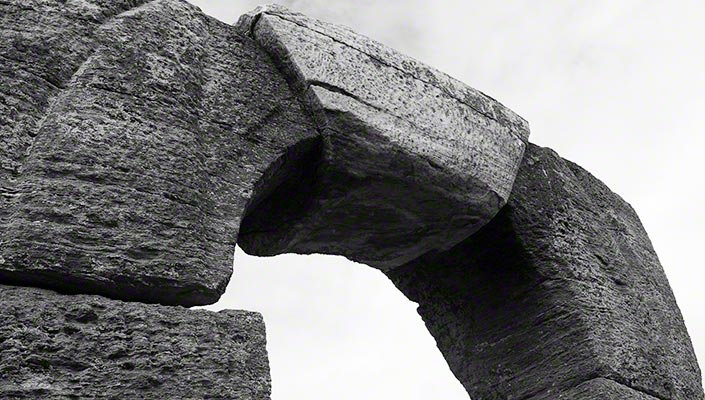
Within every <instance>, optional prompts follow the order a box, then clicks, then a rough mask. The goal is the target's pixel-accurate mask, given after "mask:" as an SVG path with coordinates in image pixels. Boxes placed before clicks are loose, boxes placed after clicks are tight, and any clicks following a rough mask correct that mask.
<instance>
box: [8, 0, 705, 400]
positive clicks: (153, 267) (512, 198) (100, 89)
mask: <svg viewBox="0 0 705 400" xmlns="http://www.w3.org/2000/svg"><path fill="white" fill-rule="evenodd" d="M0 23H2V27H3V28H2V30H0V38H2V40H1V41H0V82H1V83H2V86H1V87H0V94H1V96H2V97H0V138H1V139H0V140H2V148H1V149H0V285H2V286H0V315H2V316H3V321H6V322H5V324H4V326H3V327H2V328H1V329H0V353H1V354H2V359H1V360H2V361H0V371H2V375H0V385H1V386H2V389H0V397H1V396H4V397H13V396H15V397H35V398H45V397H71V396H78V397H86V396H87V397H91V396H93V395H97V394H101V395H105V396H107V397H111V396H112V397H145V398H158V397H162V398H164V397H167V398H168V397H223V398H241V399H264V398H268V396H269V377H268V368H267V362H266V350H265V348H264V336H263V335H264V333H263V331H264V329H263V324H262V320H261V317H259V315H258V314H256V313H252V312H246V311H237V312H235V311H228V312H222V313H217V314H215V313H208V312H204V311H189V310H186V309H183V308H181V307H173V306H174V305H181V306H192V305H198V304H209V303H213V302H215V301H217V299H218V298H219V296H220V295H221V294H222V293H223V291H224V289H225V287H226V285H227V282H228V280H229V278H230V275H231V265H232V256H233V252H234V247H235V243H236V242H237V243H239V244H240V245H241V246H242V247H243V248H244V249H245V250H246V251H248V252H250V253H253V254H258V255H273V254H279V253H284V252H299V253H328V254H341V255H345V256H346V257H348V258H350V259H352V260H355V261H359V262H363V263H366V264H368V265H370V266H372V267H375V268H379V269H381V270H382V271H384V272H385V274H387V276H389V277H390V279H391V280H392V281H393V282H394V284H395V285H396V286H397V287H398V288H399V289H400V290H401V291H402V292H403V293H405V294H406V295H407V296H408V297H409V298H410V299H411V300H413V301H416V302H418V303H419V313H420V314H421V316H422V317H423V318H424V321H425V322H426V325H427V326H428V328H429V331H430V332H431V333H432V334H433V336H434V337H435V338H436V341H437V343H438V346H439V349H440V350H441V352H442V353H443V354H444V356H445V357H446V359H447V361H448V363H449V365H450V367H451V370H452V371H453V373H454V374H455V375H456V377H457V378H458V379H459V381H460V382H461V383H462V384H463V385H464V386H465V388H466V389H467V391H468V393H469V394H470V395H471V396H472V398H473V399H475V400H481V399H555V398H565V399H597V398H623V399H653V398H656V399H662V400H664V399H668V400H680V399H684V400H685V399H688V400H692V399H696V400H697V399H703V391H702V383H701V381H700V371H699V369H698V366H697V363H696V361H695V357H694V355H693V351H692V347H691V344H690V340H689V338H688V334H687V332H686V330H685V327H684V325H683V321H682V318H681V316H680V312H679V310H678V307H677V305H676V303H675V300H674V298H673V294H672V293H671V289H670V287H669V286H668V282H667V280H666V277H665V275H664V273H663V270H662V268H661V266H660V264H659V262H658V259H657V257H656V255H655V253H654V251H653V249H652V247H651V244H650V242H649V239H648V237H647V236H646V233H645V232H644V230H643V228H642V226H641V224H640V222H639V220H638V218H637V216H636V214H635V213H634V211H633V210H632V209H631V208H630V207H629V205H628V204H627V203H626V202H624V201H623V200H622V199H621V198H619V197H618V196H617V195H615V194H613V193H612V192H611V191H610V190H609V189H607V188H606V187H605V186H604V185H603V184H602V183H601V182H599V181H598V180H597V179H595V178H594V177H592V176H591V175H590V174H589V173H587V172H585V171H584V170H582V169H581V168H580V167H578V166H576V165H574V164H572V163H570V162H568V161H565V160H563V159H561V158H560V157H558V156H557V155H556V154H555V153H553V152H551V151H550V150H547V149H541V148H538V147H536V146H534V145H531V144H528V142H527V140H528V134H529V129H528V124H527V123H526V121H524V120H523V119H522V118H521V117H519V116H517V115H516V114H514V113H513V112H512V111H511V110H509V109H507V108H505V107H504V106H502V105H501V104H500V103H499V102H497V101H495V100H494V99H491V98H490V97H488V96H486V95H484V94H482V93H480V92H478V91H476V90H474V89H472V88H470V87H468V86H466V85H465V84H463V83H461V82H458V81H456V80H454V79H452V78H451V77H448V76H447V75H445V74H443V73H441V72H438V71H436V70H434V69H432V68H430V67H428V66H425V65H423V64H421V63H419V62H418V61H415V60H413V59H411V58H408V57H406V56H403V55H401V54H399V53H397V52H395V51H393V50H391V49H389V48H387V47H384V46H383V45H381V44H379V43H376V42H374V41H372V40H370V39H368V38H365V37H363V36H360V35H358V34H355V33H354V32H351V31H350V30H348V29H347V28H343V27H340V26H337V25H332V24H327V23H324V22H321V21H316V20H313V19H311V18H308V17H306V16H303V15H300V14H296V13H293V12H290V11H288V10H285V9H283V8H281V7H277V6H268V7H264V8H259V9H257V10H255V11H254V12H252V13H250V14H247V15H245V16H243V17H242V18H241V20H240V21H239V22H238V24H236V25H235V26H230V25H227V24H224V23H222V22H219V21H216V20H215V19H213V18H210V17H208V16H206V15H204V14H203V13H201V12H200V10H198V9H197V8H196V7H193V6H191V5H190V4H188V3H186V2H184V1H181V0H153V1H127V0H125V1H117V2H107V1H103V0H86V1H80V2H79V1H67V2H56V1H53V0H10V1H5V2H0ZM525 153H526V154H525ZM8 285H14V286H8ZM39 288H46V289H51V291H50V290H44V289H39ZM56 292H61V293H63V294H58V293H56ZM121 300H126V301H132V302H133V303H125V302H122V301H121ZM136 302H139V303H136ZM147 303H161V304H163V305H156V304H147Z"/></svg>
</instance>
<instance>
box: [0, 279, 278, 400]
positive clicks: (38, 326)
mask: <svg viewBox="0 0 705 400" xmlns="http://www.w3.org/2000/svg"><path fill="white" fill-rule="evenodd" d="M0 299H2V302H1V303H0V318H1V320H2V322H3V323H2V325H1V326H0V338H2V340H0V398H2V399H6V398H19V399H27V398H38V399H47V398H62V399H65V398H81V399H90V398H114V399H198V398H210V399H213V398H217V399H268V398H269V392H270V389H269V388H270V382H269V364H268V362H267V352H266V349H265V335H264V322H263V321H262V316H261V315H259V314H258V313H254V312H249V311H231V310H227V311H221V312H218V313H214V312H209V311H203V310H188V309H185V308H182V307H166V306H159V305H152V304H150V305H147V304H140V303H125V302H122V301H119V300H109V299H107V298H105V297H102V296H89V295H76V296H67V295H61V294H56V293H54V292H51V291H48V290H44V289H36V288H23V287H12V286H2V285H0Z"/></svg>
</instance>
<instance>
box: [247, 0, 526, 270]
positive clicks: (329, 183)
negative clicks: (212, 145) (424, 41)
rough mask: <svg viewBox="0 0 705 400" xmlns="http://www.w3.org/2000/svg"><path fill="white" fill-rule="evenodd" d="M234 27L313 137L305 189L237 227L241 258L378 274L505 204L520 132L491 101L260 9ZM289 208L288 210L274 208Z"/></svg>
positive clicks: (312, 25) (384, 50)
mask: <svg viewBox="0 0 705 400" xmlns="http://www.w3.org/2000/svg"><path fill="white" fill-rule="evenodd" d="M238 26H239V28H240V30H241V31H242V32H243V33H244V34H247V35H249V36H251V37H252V38H254V39H255V40H256V41H257V43H258V44H260V46H262V48H263V49H265V50H266V51H267V53H268V54H269V55H270V56H271V57H272V59H273V60H274V62H275V63H276V64H277V66H278V67H279V68H280V69H281V71H282V72H283V73H284V75H285V76H286V78H287V80H288V81H289V83H290V85H291V86H292V87H293V88H294V90H295V91H296V92H297V93H298V95H299V96H300V97H301V98H302V99H303V100H304V104H305V105H306V106H307V108H308V110H309V111H310V112H311V114H312V117H313V118H314V121H315V123H316V126H317V128H318V130H319V131H320V133H321V134H322V136H323V143H322V145H321V150H320V151H321V158H322V160H321V163H320V165H317V166H315V167H313V166H311V168H312V169H313V168H315V171H313V170H311V171H308V172H307V180H306V183H305V184H299V185H298V186H297V185H296V184H294V183H293V182H292V186H290V187H288V188H287V189H286V190H283V191H282V192H280V193H278V197H277V198H272V199H270V201H269V202H267V203H265V204H262V206H261V207H260V208H258V209H257V210H255V211H254V212H253V213H252V215H251V217H250V218H249V219H247V220H246V221H245V222H246V223H245V225H244V226H243V229H242V231H241V234H240V239H239V243H240V245H241V246H242V247H243V249H245V251H248V252H250V253H253V254H259V255H271V254H277V253H285V252H300V253H315V252H324V253H331V254H342V255H345V256H347V257H348V258H350V259H352V260H355V261H358V262H362V263H365V264H368V265H371V266H374V267H377V268H381V269H389V268H393V267H396V266H399V265H401V264H404V263H405V262H408V261H410V260H413V259H414V258H416V257H418V256H420V255H422V254H424V253H426V252H428V251H430V250H439V249H448V248H449V247H450V246H452V245H453V244H455V243H458V242H459V241H461V240H462V239H464V238H465V237H467V236H469V235H470V234H472V233H473V232H475V231H476V230H477V229H478V228H480V227H481V226H482V225H484V224H485V223H487V221H489V220H490V219H491V218H492V217H493V216H494V215H495V214H496V213H497V211H498V210H499V208H501V207H502V206H503V205H504V203H505V202H506V201H507V197H508V195H509V191H510V190H511V187H512V182H513V181H514V177H515V176H516V171H517V168H518V166H519V162H520V160H521V155H522V153H523V151H524V147H525V144H526V140H527V138H528V135H529V128H528V124H527V122H526V121H525V120H524V119H522V118H521V117H519V116H517V115H516V114H515V113H513V112H512V111H511V110H509V109H507V108H506V107H504V106H502V105H501V104H500V103H499V102H497V101H495V100H494V99H492V98H490V97H488V96H486V95H484V94H483V93H480V92H478V91H477V90H475V89H472V88H470V87H468V86H467V85H465V84H463V83H462V82H459V81H457V80H455V79H453V78H451V77H449V76H447V75H445V74H443V73H442V72H439V71H437V70H435V69H433V68H431V67H428V66H426V65H424V64H422V63H420V62H418V61H416V60H414V59H412V58H410V57H407V56H405V55H402V54H400V53H398V52H396V51H395V50H393V49H390V48H388V47H386V46H384V45H382V44H380V43H377V42H375V41H373V40H371V39H369V38H366V37H364V36H362V35H359V34H356V33H354V32H352V31H350V30H349V29H347V28H344V27H341V26H338V25H333V24H328V23H325V22H321V21H317V20H314V19H311V18H308V17H306V16H304V15H301V14H297V13H292V12H290V11H288V10H286V9H284V8H282V7H278V6H267V7H262V8H259V9H257V10H255V11H254V12H252V13H250V14H247V15H245V16H243V17H242V18H241V19H240V21H239V23H238ZM308 164H309V165H310V164H312V163H308ZM302 186H303V187H302ZM304 191H305V192H304ZM292 199H295V204H296V205H300V206H299V207H298V208H297V209H294V207H290V206H285V204H289V202H291V200H292ZM282 221H286V222H285V223H282Z"/></svg>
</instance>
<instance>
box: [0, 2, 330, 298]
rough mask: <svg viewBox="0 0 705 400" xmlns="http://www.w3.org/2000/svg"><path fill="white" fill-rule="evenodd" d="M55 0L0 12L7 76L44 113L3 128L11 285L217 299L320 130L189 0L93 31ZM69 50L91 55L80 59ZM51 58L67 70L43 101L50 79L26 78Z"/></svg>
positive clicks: (5, 262)
mask: <svg viewBox="0 0 705 400" xmlns="http://www.w3.org/2000/svg"><path fill="white" fill-rule="evenodd" d="M70 3H71V4H73V2H70ZM27 4H30V3H27ZM53 4H54V2H53V1H35V2H31V7H34V8H36V9H37V11H36V14H37V15H36V16H35V11H34V9H33V8H32V9H31V11H26V10H25V9H24V8H23V7H24V6H25V3H24V2H20V1H18V2H11V3H10V4H9V5H7V4H2V5H0V7H4V8H6V9H8V8H9V9H10V10H11V12H9V13H8V14H5V13H3V18H4V19H6V20H5V22H6V24H5V25H4V28H5V30H4V31H3V32H4V33H3V35H4V36H5V37H3V40H2V43H3V46H4V52H5V53H7V54H9V55H7V56H3V57H5V58H0V64H2V65H4V66H5V68H6V71H9V72H6V74H5V78H3V79H6V80H7V79H10V80H11V81H12V82H13V85H14V86H10V87H9V89H12V88H14V87H15V86H17V87H19V88H24V87H25V86H27V89H26V91H27V92H28V93H35V94H36V95H37V96H39V95H40V94H41V95H42V96H43V97H42V101H43V102H44V103H46V104H44V106H42V107H39V106H37V108H36V109H35V108H32V109H30V108H27V109H19V108H18V109H17V110H16V111H13V112H9V111H8V112H6V113H5V114H6V117H8V118H11V117H12V116H13V115H15V114H17V115H18V117H17V118H16V119H15V120H12V121H10V120H7V118H6V120H5V121H6V124H5V125H3V129H9V130H10V131H8V132H10V133H11V134H9V135H6V132H3V138H9V140H14V141H15V143H16V144H17V145H16V146H14V147H13V146H8V147H7V148H3V151H5V153H3V154H6V156H7V157H6V158H8V160H11V161H12V162H14V164H12V165H14V167H13V168H14V169H13V170H16V171H15V172H13V174H14V175H13V176H12V183H11V186H12V188H11V195H10V196H9V197H6V199H8V200H7V201H6V202H5V203H4V204H3V207H2V208H3V209H4V210H6V211H7V214H8V215H9V218H5V221H3V222H4V223H3V226H2V231H0V243H1V244H2V250H1V251H2V253H0V256H1V257H0V278H1V279H2V280H3V281H4V282H11V283H20V284H25V285H34V286H45V287H49V288H53V289H57V290H61V291H65V292H82V293H86V292H88V293H98V294H102V295H106V296H109V297H116V298H121V299H128V300H140V301H147V302H160V303H165V304H182V305H193V304H206V303H213V302H215V301H216V300H217V299H218V297H219V296H220V294H222V292H223V291H224V290H225V287H226V285H227V282H228V279H229V277H230V274H231V272H232V259H233V253H234V249H235V242H236V239H237V234H238V229H239V226H240V221H241V219H242V217H243V216H244V213H245V210H246V208H247V206H248V204H250V203H251V202H254V201H256V199H255V198H254V197H255V196H256V194H258V193H259V194H260V195H266V193H267V192H268V191H269V190H271V189H270V188H269V186H272V187H276V186H277V184H278V182H279V181H280V180H281V179H283V177H281V176H279V175H278V174H279V172H280V171H282V170H285V169H287V168H285V166H286V164H287V163H288V162H289V160H290V159H296V158H297V155H298V154H299V153H303V152H306V151H307V150H306V149H307V148H309V147H312V146H313V138H315V137H316V136H317V132H316V131H315V129H313V126H312V124H311V123H310V122H309V118H308V117H307V116H306V115H304V113H303V112H302V108H301V107H300V106H299V102H298V101H297V99H296V98H295V97H294V96H293V95H292V94H291V92H290V90H289V88H288V86H287V84H286V82H285V80H284V79H283V78H281V77H280V76H279V74H278V72H277V71H276V69H275V68H274V66H273V65H272V63H271V62H270V61H269V58H268V57H267V56H266V55H265V54H264V53H262V52H261V51H260V50H259V49H258V48H257V46H256V44H255V43H254V42H253V41H252V40H251V39H249V38H246V37H243V36H240V35H238V34H237V32H236V31H235V29H234V28H233V27H231V26H228V25H226V24H223V23H221V22H219V21H217V20H215V19H213V18H210V17H207V16H206V15H204V14H203V13H202V12H201V11H200V10H199V9H197V8H196V7H194V6H192V5H190V4H188V3H186V2H183V1H179V0H156V1H151V2H148V3H146V4H143V5H140V6H138V7H136V8H132V9H130V10H128V11H125V12H123V13H121V14H118V15H115V16H112V17H111V18H108V19H97V20H96V21H93V20H92V19H90V20H88V21H84V19H83V18H84V17H82V16H81V15H78V16H77V15H75V13H74V12H73V8H71V7H66V8H62V7H59V6H50V5H53ZM81 4H82V5H83V6H84V7H88V6H89V5H90V3H88V2H82V3H81ZM130 5H131V6H135V5H137V4H130ZM27 7H29V6H27ZM95 7H96V10H98V11H100V10H101V8H100V7H99V6H98V5H96V6H95ZM106 7H108V6H106ZM110 7H112V8H115V7H114V6H112V5H111V6H110ZM125 8H128V7H123V9H125ZM15 9H16V10H15ZM90 10H93V8H90ZM94 11H95V10H94ZM98 11H95V13H97V14H99V15H103V14H100V13H99V12H98ZM6 15H7V16H6ZM13 15H14V16H15V17H14V18H13V17H12V16H13ZM30 17H31V18H30ZM35 17H36V18H35ZM86 18H87V17H86ZM101 18H102V17H101ZM35 19H36V21H35ZM65 20H66V21H70V22H71V24H69V25H68V28H67V27H66V26H65V25H66V24H64V22H63V21H65ZM45 21H46V22H45ZM57 21H58V22H57ZM34 24H39V26H42V27H43V28H42V29H43V30H42V31H41V33H42V35H43V36H42V40H39V39H35V38H34V36H32V35H33V34H34V28H35V25H34ZM54 25H56V26H57V27H56V28H54ZM74 25H76V26H78V28H75V29H73V28H72V29H73V30H69V28H71V27H73V26H74ZM79 28H80V29H79ZM26 29H30V30H31V32H30V33H31V34H29V33H24V30H26ZM38 29H39V28H37V30H38ZM74 31H75V32H74ZM8 32H10V33H8ZM13 35H14V36H13ZM15 36H16V37H17V38H15ZM6 39H7V40H6ZM13 40H14V42H16V44H15V46H14V47H12V48H9V47H8V46H7V45H6V43H11V42H13ZM23 40H24V41H26V42H28V43H33V44H34V47H32V46H29V44H22V43H24V42H23ZM71 40H75V41H78V42H79V43H80V44H81V46H79V48H78V49H76V51H75V52H72V51H71V50H72V49H73V47H76V46H72V45H71ZM18 43H19V44H18ZM47 43H48V44H47ZM67 43H68V44H67ZM20 44H22V46H24V47H22V46H20ZM54 45H55V46H58V48H59V50H57V49H55V48H54V47H51V46H54ZM17 47H21V48H22V49H23V50H22V51H23V52H22V53H21V55H22V57H24V58H22V57H21V55H15V53H13V52H19V51H20V50H16V48H17ZM64 47H66V49H65V50H64ZM60 50H61V51H60ZM65 53H67V54H65ZM47 54H49V55H50V56H51V57H49V56H47ZM8 57H9V58H12V59H13V60H14V59H18V60H19V61H17V65H15V61H7V60H8ZM45 57H48V58H50V62H49V61H47V60H44V58H45ZM40 59H41V61H42V63H45V64H47V65H48V66H47V67H46V68H44V69H50V68H58V69H60V71H58V72H56V73H55V74H56V75H57V77H56V78H53V77H48V78H47V79H49V80H51V81H55V82H56V83H55V84H54V85H49V84H48V83H47V84H46V86H47V89H46V93H44V92H42V91H41V90H39V91H37V90H36V88H35V86H37V85H39V84H40V83H46V82H44V81H43V80H39V78H37V77H36V76H35V74H41V73H44V69H42V70H41V71H39V72H36V73H33V74H30V73H29V72H26V71H25V70H29V69H31V68H40V67H41V65H43V64H41V65H40V66H39V67H36V66H35V64H37V63H36V62H35V61H36V60H40ZM67 65H69V66H70V67H67ZM12 68H15V69H12ZM50 72H51V71H50ZM46 73H47V74H49V75H51V74H50V73H49V72H46ZM13 74H14V75H13ZM51 76H53V75H51ZM35 81H36V82H35ZM32 84H33V85H34V86H31V85H32ZM4 88H5V86H4V85H3V89H4ZM16 91H18V90H16ZM18 92H20V91H18ZM37 93H38V94H37ZM12 96H14V95H10V96H5V97H4V102H5V103H7V102H12V101H14V97H12ZM17 96H19V94H17ZM27 103H31V104H34V103H41V102H39V101H35V102H32V101H30V100H27ZM27 107H30V105H27ZM24 120H26V121H27V122H26V123H25V122H21V121H24ZM8 162H9V161H8Z"/></svg>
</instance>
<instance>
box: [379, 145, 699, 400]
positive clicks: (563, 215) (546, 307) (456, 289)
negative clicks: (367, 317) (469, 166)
mask: <svg viewBox="0 0 705 400" xmlns="http://www.w3.org/2000/svg"><path fill="white" fill-rule="evenodd" d="M387 275H388V276H389V277H390V278H391V280H392V281H393V282H394V283H395V285H396V286H397V287H398V288H399V289H400V290H401V291H402V292H404V293H405V294H406V295H407V297H409V299H411V300H412V301H415V302H417V303H418V304H419V308H418V311H419V314H421V316H422V318H423V319H424V321H425V323H426V326H427V327H428V329H429V331H430V332H431V334H432V335H433V336H434V337H435V338H436V342H437V343H438V347H439V349H440V350H441V352H442V353H443V354H444V356H445V358H446V360H447V361H448V364H449V366H450V368H451V370H452V371H453V373H454V374H455V376H456V377H457V378H458V380H460V382H461V383H462V384H463V385H464V386H465V388H466V389H467V391H468V393H469V394H470V396H471V397H472V398H473V399H478V400H481V399H537V400H538V399H557V398H566V399H575V400H578V399H581V400H582V399H585V400H587V399H596V398H615V399H616V398H620V399H635V400H636V399H642V398H646V399H648V398H650V397H649V396H652V397H656V398H659V399H668V400H697V399H703V398H704V397H703V389H702V383H701V375H700V369H699V368H698V364H697V361H696V359H695V355H694V353H693V348H692V345H691V343H690V338H689V336H688V332H687V331H686V328H685V325H684V324H683V319H682V317H681V313H680V310H679V309H678V306H677V305H676V301H675V298H674V297H673V293H672V292H671V289H670V287H669V284H668V280H667V279H666V276H665V274H664V272H663V269H662V268H661V265H660V263H659V261H658V258H657V256H656V253H655V252H654V250H653V248H652V246H651V242H650V241H649V238H648V236H647V235H646V232H645V231H644V228H643V227H642V225H641V223H640V221H639V218H638V217H637V215H636V213H635V212H634V210H633V209H632V208H631V207H630V206H629V204H627V203H626V202H625V201H624V200H622V198H620V197H619V196H618V195H616V194H614V193H612V192H611V191H610V190H609V189H608V188H607V187H606V186H605V185H604V184H603V183H602V182H600V181H599V180H598V179H596V178H595V177H593V176H592V175H590V174H589V173H588V172H586V171H585V170H583V169H582V168H580V167H579V166H577V165H575V164H573V163H571V162H569V161H566V160H564V159H562V158H560V157H559V156H558V155H557V154H556V153H555V152H553V151H552V150H550V149H545V148H540V147H537V146H535V145H529V147H528V148H527V151H526V154H525V156H524V161H523V162H522V165H521V168H520V169H519V173H518V175H517V179H516V182H515V184H514V189H513V191H512V194H511V196H510V198H509V202H508V203H507V205H506V206H505V208H504V209H502V211H500V213H499V214H498V215H497V217H495V219H493V220H492V221H491V222H490V223H489V224H487V225H486V226H485V227H483V228H482V229H481V230H480V231H479V232H477V233H476V234H475V235H473V236H471V237H469V238H468V239H467V240H465V241H464V242H463V243H461V244H458V245H457V246H455V247H454V248H453V249H451V250H450V251H447V252H434V253H429V254H427V255H425V256H423V257H421V258H419V259H418V260H416V261H414V262H411V263H409V264H407V265H405V266H403V267H400V268H397V269H395V270H392V271H388V272H387ZM595 378H604V379H606V380H607V381H612V383H611V382H606V383H605V381H600V382H593V383H591V384H590V385H588V386H587V387H586V385H581V384H582V383H583V382H586V381H589V380H592V379H595ZM615 383H616V384H618V385H616V386H615ZM612 386H615V387H612ZM628 389H630V390H628ZM619 392H624V393H632V394H630V395H629V396H627V395H626V394H625V395H624V396H621V395H619V396H618V395H616V394H614V393H619ZM600 393H602V394H603V395H602V396H603V397H600V396H599V394H600ZM610 393H613V395H610Z"/></svg>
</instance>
